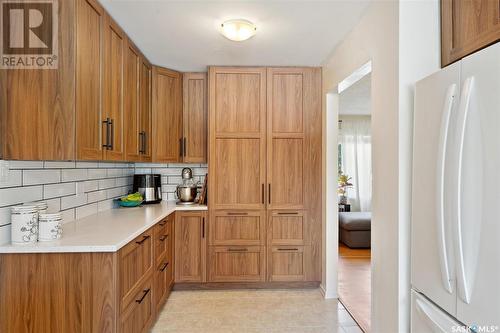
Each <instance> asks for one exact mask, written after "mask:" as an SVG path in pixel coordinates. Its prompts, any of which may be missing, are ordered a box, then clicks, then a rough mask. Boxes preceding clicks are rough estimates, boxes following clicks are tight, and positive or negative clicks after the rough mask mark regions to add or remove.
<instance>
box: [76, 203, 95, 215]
mask: <svg viewBox="0 0 500 333" xmlns="http://www.w3.org/2000/svg"><path fill="white" fill-rule="evenodd" d="M75 212H76V218H77V219H82V218H84V217H87V216H89V215H92V214H97V203H93V204H90V205H86V206H82V207H78V208H76V210H75Z"/></svg>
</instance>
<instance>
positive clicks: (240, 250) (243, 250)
mask: <svg viewBox="0 0 500 333" xmlns="http://www.w3.org/2000/svg"><path fill="white" fill-rule="evenodd" d="M228 251H229V252H247V251H248V249H247V248H243V249H228Z"/></svg>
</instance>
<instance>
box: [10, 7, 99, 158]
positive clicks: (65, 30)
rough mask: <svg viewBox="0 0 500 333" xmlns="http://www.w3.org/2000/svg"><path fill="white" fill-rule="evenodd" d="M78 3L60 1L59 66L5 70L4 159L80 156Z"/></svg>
mask: <svg viewBox="0 0 500 333" xmlns="http://www.w3.org/2000/svg"><path fill="white" fill-rule="evenodd" d="M76 5H77V3H76V2H75V1H59V16H58V20H59V21H58V22H59V38H58V59H59V61H58V68H57V69H50V70H40V69H0V158H2V159H11V160H70V159H75V64H76V62H75V40H74V38H75V29H76V25H75V11H76ZM96 15H97V16H94V19H95V17H99V15H100V14H96ZM89 19H91V17H90V16H89ZM97 21H98V23H99V24H100V18H98V19H97ZM87 25H88V24H87ZM91 33H92V32H91ZM93 51H94V52H95V50H93ZM93 51H91V52H93ZM97 82H99V81H97Z"/></svg>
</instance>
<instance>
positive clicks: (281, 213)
mask: <svg viewBox="0 0 500 333" xmlns="http://www.w3.org/2000/svg"><path fill="white" fill-rule="evenodd" d="M278 215H299V212H278Z"/></svg>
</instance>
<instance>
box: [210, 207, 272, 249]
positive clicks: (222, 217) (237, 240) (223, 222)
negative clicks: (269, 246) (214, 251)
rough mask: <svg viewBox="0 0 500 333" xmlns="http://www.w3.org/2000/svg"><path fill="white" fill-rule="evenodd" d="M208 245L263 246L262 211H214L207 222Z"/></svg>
mask: <svg viewBox="0 0 500 333" xmlns="http://www.w3.org/2000/svg"><path fill="white" fill-rule="evenodd" d="M209 226H210V228H209V230H210V232H209V234H210V238H209V239H210V245H265V241H266V218H265V213H264V211H263V210H248V211H247V210H238V211H231V210H216V211H213V212H211V214H210V220H209Z"/></svg>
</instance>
